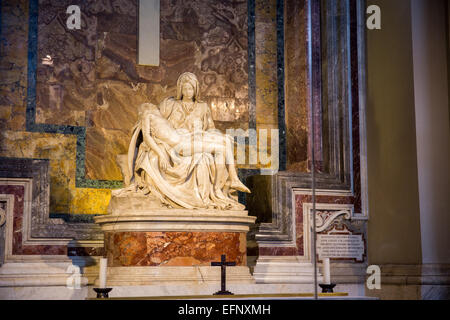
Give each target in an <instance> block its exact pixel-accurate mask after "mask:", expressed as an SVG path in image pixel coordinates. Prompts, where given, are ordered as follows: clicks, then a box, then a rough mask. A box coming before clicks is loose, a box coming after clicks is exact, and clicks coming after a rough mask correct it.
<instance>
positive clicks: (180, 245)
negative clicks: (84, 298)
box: [95, 209, 256, 286]
mask: <svg viewBox="0 0 450 320" xmlns="http://www.w3.org/2000/svg"><path fill="white" fill-rule="evenodd" d="M255 220H256V217H251V216H248V214H247V211H232V210H228V211H221V210H187V209H152V210H121V211H118V210H115V211H113V212H112V213H111V214H108V215H104V216H98V217H96V218H95V221H96V223H98V224H99V225H100V227H101V228H102V230H103V232H104V235H105V252H106V257H107V258H108V282H107V283H108V285H109V286H114V285H148V284H156V283H201V282H216V281H220V268H214V267H210V265H211V262H213V261H220V256H221V255H222V254H225V255H226V257H227V261H234V262H236V267H229V268H228V269H229V271H228V272H229V273H228V274H229V275H230V277H228V280H229V281H244V282H247V283H252V282H254V280H253V278H252V276H251V275H250V272H249V269H248V267H247V252H246V251H247V249H246V248H247V243H246V234H247V232H248V231H249V226H250V225H251V224H252V223H254V222H255ZM215 269H217V270H215Z"/></svg>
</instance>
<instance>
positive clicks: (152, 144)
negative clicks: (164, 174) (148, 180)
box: [142, 113, 169, 171]
mask: <svg viewBox="0 0 450 320" xmlns="http://www.w3.org/2000/svg"><path fill="white" fill-rule="evenodd" d="M151 122H152V121H151V114H149V113H147V114H144V117H143V119H142V135H143V139H144V143H145V144H146V145H147V146H148V147H149V148H150V149H152V150H153V151H155V152H156V153H157V154H158V158H159V166H160V169H161V170H163V171H166V169H167V166H168V165H169V160H168V159H167V156H166V154H165V153H164V152H163V150H162V149H161V148H160V147H159V146H158V144H157V143H156V141H155V139H153V137H152V135H151Z"/></svg>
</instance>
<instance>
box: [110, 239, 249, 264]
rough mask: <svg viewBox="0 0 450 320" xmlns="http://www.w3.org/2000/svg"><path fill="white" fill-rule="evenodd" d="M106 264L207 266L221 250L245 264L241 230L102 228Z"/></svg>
mask: <svg viewBox="0 0 450 320" xmlns="http://www.w3.org/2000/svg"><path fill="white" fill-rule="evenodd" d="M105 249H106V252H107V258H108V265H109V266H110V267H130V266H160V267H165V266H210V265H211V262H213V261H219V260H220V256H221V255H222V254H225V255H226V257H227V260H229V261H234V262H236V265H238V266H245V265H246V258H247V255H246V234H245V232H202V231H200V232H199V231H194V232H192V231H183V232H181V231H164V232H152V231H140V232H105Z"/></svg>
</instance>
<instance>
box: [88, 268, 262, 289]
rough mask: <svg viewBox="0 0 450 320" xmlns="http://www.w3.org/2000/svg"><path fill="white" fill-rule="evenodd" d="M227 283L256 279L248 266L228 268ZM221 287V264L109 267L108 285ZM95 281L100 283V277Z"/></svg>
mask: <svg viewBox="0 0 450 320" xmlns="http://www.w3.org/2000/svg"><path fill="white" fill-rule="evenodd" d="M227 283H241V284H244V283H247V284H251V283H255V280H254V279H253V277H252V276H251V274H250V272H249V268H248V267H246V266H239V267H238V266H236V267H228V268H227ZM197 284H204V285H207V284H210V285H215V286H217V287H218V288H220V268H218V267H208V266H184V267H108V274H107V286H109V287H111V286H112V287H116V286H148V285H197ZM94 285H97V286H98V285H99V282H98V279H97V280H95V283H94Z"/></svg>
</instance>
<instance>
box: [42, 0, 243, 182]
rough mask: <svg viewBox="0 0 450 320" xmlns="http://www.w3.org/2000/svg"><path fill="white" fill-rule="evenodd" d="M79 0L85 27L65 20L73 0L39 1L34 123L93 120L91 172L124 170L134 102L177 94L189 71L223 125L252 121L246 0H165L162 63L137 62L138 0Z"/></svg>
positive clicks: (93, 175)
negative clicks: (120, 158) (120, 160)
mask: <svg viewBox="0 0 450 320" xmlns="http://www.w3.org/2000/svg"><path fill="white" fill-rule="evenodd" d="M71 4H76V5H79V6H80V8H81V12H82V20H83V23H82V27H81V29H80V30H72V31H69V30H67V29H66V26H65V22H66V17H67V15H66V13H65V10H66V7H67V4H66V3H65V2H61V1H56V0H55V1H51V0H45V1H44V0H40V1H39V19H38V67H37V72H38V77H37V99H36V100H37V101H36V103H37V108H36V122H38V123H46V124H63V125H75V126H86V127H87V128H88V129H87V133H86V148H87V149H86V177H87V178H89V179H98V180H120V179H121V175H120V172H119V169H118V167H117V165H116V163H115V160H114V158H115V155H116V154H117V153H123V152H125V151H126V146H127V143H128V139H129V130H130V129H131V128H132V126H133V124H134V122H135V120H136V118H137V113H136V107H137V106H138V105H139V104H140V103H142V102H144V101H149V102H152V103H158V102H159V101H161V99H162V98H164V97H166V96H169V95H174V94H175V85H176V80H177V78H178V76H179V75H180V74H181V73H182V72H185V71H191V72H194V73H195V74H196V75H197V76H198V77H199V80H200V82H201V84H202V87H201V92H202V98H203V100H205V101H207V102H208V103H209V104H210V105H211V107H212V113H213V118H214V120H216V121H217V123H216V126H217V127H219V128H220V129H223V130H225V129H226V128H229V127H240V128H244V129H246V128H247V127H248V121H249V116H248V104H249V102H248V52H247V47H248V44H247V42H248V41H247V3H245V2H228V1H227V2H211V1H206V0H195V1H189V2H186V1H181V0H177V1H169V0H162V1H161V26H160V35H161V52H160V61H161V63H160V66H159V67H149V66H140V65H137V64H136V48H137V31H138V30H137V18H136V17H137V1H136V0H118V1H112V0H106V1H100V0H95V1H90V2H85V1H72V2H71ZM46 55H50V56H51V57H52V61H53V63H52V65H48V64H42V63H41V62H42V59H43V58H45V57H46ZM111 130H116V131H111ZM100 147H101V148H100ZM105 167H106V168H105Z"/></svg>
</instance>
